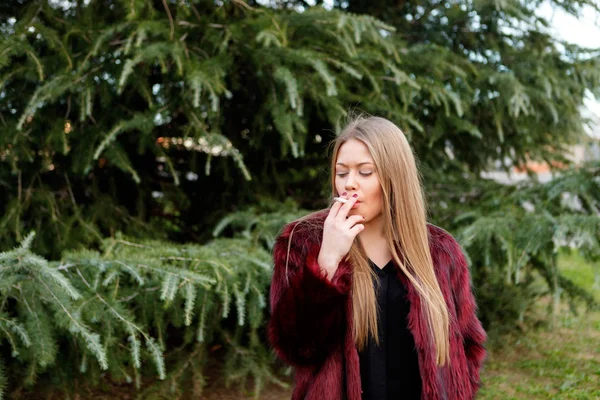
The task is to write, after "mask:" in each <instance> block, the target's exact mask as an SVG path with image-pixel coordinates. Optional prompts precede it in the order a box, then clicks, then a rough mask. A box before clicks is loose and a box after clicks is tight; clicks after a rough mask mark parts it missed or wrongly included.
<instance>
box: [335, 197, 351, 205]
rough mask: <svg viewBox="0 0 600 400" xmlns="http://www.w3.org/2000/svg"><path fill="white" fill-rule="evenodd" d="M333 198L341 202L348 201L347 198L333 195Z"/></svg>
mask: <svg viewBox="0 0 600 400" xmlns="http://www.w3.org/2000/svg"><path fill="white" fill-rule="evenodd" d="M333 200H335V201H339V202H340V203H342V204H346V203H347V202H348V199H344V198H341V197H334V198H333Z"/></svg>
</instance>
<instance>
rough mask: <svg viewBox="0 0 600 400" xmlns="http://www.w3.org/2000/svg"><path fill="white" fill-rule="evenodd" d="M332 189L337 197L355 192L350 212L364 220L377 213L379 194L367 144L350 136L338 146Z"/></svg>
mask: <svg viewBox="0 0 600 400" xmlns="http://www.w3.org/2000/svg"><path fill="white" fill-rule="evenodd" d="M335 190H336V191H337V193H338V196H342V195H343V193H344V192H345V193H346V196H347V197H352V196H353V195H354V194H357V195H358V201H357V202H356V204H355V205H354V207H352V210H350V215H357V214H358V215H362V216H363V217H365V220H366V221H365V222H366V223H368V222H370V221H372V220H374V219H376V218H378V217H379V216H380V215H381V211H382V209H383V194H382V190H381V185H380V183H379V176H378V174H377V171H376V170H375V164H374V163H373V157H371V154H370V153H369V149H368V148H367V146H366V145H365V144H364V143H363V142H361V141H360V140H357V139H350V140H348V141H347V142H345V143H344V144H342V145H341V146H340V149H339V151H338V154H337V160H336V164H335Z"/></svg>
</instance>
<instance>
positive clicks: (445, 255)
mask: <svg viewBox="0 0 600 400" xmlns="http://www.w3.org/2000/svg"><path fill="white" fill-rule="evenodd" d="M427 230H428V234H429V249H430V251H431V257H432V259H433V264H434V267H435V268H436V269H437V270H439V269H444V270H445V269H449V270H450V272H453V271H455V270H456V268H460V267H461V266H463V265H465V264H466V262H465V256H464V252H463V250H462V247H461V246H460V244H459V243H458V241H457V240H456V239H455V238H454V236H452V235H451V234H450V233H448V231H446V230H444V229H442V228H440V227H439V226H436V225H433V224H427Z"/></svg>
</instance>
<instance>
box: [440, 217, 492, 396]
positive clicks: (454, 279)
mask: <svg viewBox="0 0 600 400" xmlns="http://www.w3.org/2000/svg"><path fill="white" fill-rule="evenodd" d="M436 230H437V231H438V232H435V233H434V232H432V237H433V238H434V240H432V242H434V243H436V245H437V246H439V248H441V249H443V250H441V249H440V250H438V251H434V252H433V253H432V254H434V260H435V261H437V262H435V264H437V266H438V268H439V267H440V266H447V268H448V269H449V274H448V275H449V289H450V293H451V296H450V297H451V299H447V303H448V305H449V306H452V307H453V310H451V315H452V314H454V315H453V316H454V323H451V331H452V330H458V337H460V338H461V339H462V345H463V347H464V353H465V358H466V368H467V371H465V372H466V374H465V375H466V376H468V379H469V386H470V389H471V393H472V395H473V396H474V395H475V393H476V392H477V390H478V389H479V386H480V375H479V373H480V369H481V366H482V364H483V361H484V359H485V354H486V351H485V348H484V343H485V341H486V337H487V335H486V333H485V330H484V329H483V326H482V325H481V322H480V321H479V319H478V318H477V313H476V311H477V305H476V303H475V297H474V295H473V290H472V284H471V276H470V273H469V266H468V264H467V261H466V259H465V256H464V253H463V251H462V249H461V247H460V245H459V244H458V242H457V241H456V240H455V239H454V238H453V237H452V236H451V235H450V234H449V233H447V232H446V231H444V230H442V229H440V228H436ZM436 259H437V260H436Z"/></svg>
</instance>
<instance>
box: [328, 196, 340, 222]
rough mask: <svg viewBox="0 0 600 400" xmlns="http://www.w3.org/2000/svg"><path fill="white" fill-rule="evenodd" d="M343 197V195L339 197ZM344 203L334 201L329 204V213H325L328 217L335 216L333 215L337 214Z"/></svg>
mask: <svg viewBox="0 0 600 400" xmlns="http://www.w3.org/2000/svg"><path fill="white" fill-rule="evenodd" d="M341 198H342V199H343V197H341ZM343 205H344V204H343V203H341V202H339V201H334V202H333V204H332V205H331V209H330V210H329V214H328V215H327V216H328V217H331V218H335V216H336V215H337V214H338V212H339V211H340V208H342V206H343Z"/></svg>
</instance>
